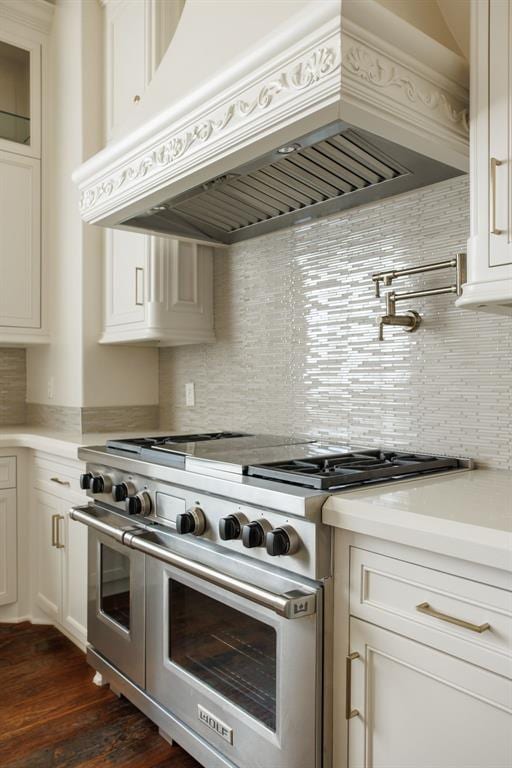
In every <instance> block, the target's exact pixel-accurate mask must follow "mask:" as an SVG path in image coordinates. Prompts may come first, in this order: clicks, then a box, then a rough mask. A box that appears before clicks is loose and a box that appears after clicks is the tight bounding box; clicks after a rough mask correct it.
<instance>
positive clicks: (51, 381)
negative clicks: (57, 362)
mask: <svg viewBox="0 0 512 768" xmlns="http://www.w3.org/2000/svg"><path fill="white" fill-rule="evenodd" d="M47 395H48V400H53V398H54V395H55V379H54V378H53V376H50V378H49V379H48V389H47Z"/></svg>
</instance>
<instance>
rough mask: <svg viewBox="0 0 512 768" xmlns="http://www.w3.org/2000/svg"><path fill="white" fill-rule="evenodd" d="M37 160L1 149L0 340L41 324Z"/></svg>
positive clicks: (39, 200) (39, 197) (39, 196)
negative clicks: (17, 329) (3, 331)
mask: <svg viewBox="0 0 512 768" xmlns="http://www.w3.org/2000/svg"><path fill="white" fill-rule="evenodd" d="M39 166H40V161H39V160H35V159H33V158H31V157H24V156H23V155H15V154H12V153H11V152H2V151H0V272H1V279H0V338H1V336H2V326H3V327H4V328H5V333H7V328H9V327H10V328H12V329H16V328H19V329H22V328H32V329H38V328H40V326H41V306H40V285H41V249H40V239H41V235H40V230H41V191H40V186H41V182H40V173H39Z"/></svg>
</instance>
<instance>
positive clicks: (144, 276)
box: [100, 232, 215, 346]
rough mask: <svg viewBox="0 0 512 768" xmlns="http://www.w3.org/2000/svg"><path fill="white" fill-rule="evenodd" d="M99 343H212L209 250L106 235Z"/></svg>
mask: <svg viewBox="0 0 512 768" xmlns="http://www.w3.org/2000/svg"><path fill="white" fill-rule="evenodd" d="M107 238H108V239H109V240H110V246H109V249H108V251H107V260H106V270H107V274H106V312H105V329H104V333H103V336H102V338H101V340H100V341H101V343H103V344H126V343H132V344H133V343H139V344H140V343H153V344H158V345H159V346H178V345H181V344H199V343H204V342H212V341H215V335H214V332H213V250H214V249H213V248H211V247H210V246H207V245H202V244H201V243H193V242H189V241H181V240H171V239H170V238H159V237H147V236H146V235H139V234H135V233H133V232H109V233H108V235H107Z"/></svg>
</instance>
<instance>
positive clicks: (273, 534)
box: [265, 525, 299, 557]
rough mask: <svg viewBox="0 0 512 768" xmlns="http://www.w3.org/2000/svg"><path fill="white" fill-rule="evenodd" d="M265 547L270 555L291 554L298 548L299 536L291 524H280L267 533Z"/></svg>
mask: <svg viewBox="0 0 512 768" xmlns="http://www.w3.org/2000/svg"><path fill="white" fill-rule="evenodd" d="M265 547H266V548H267V552H268V554H269V555H272V557H277V556H279V555H293V554H294V553H295V552H297V550H298V549H299V537H298V535H297V533H296V531H294V529H293V528H292V527H291V526H289V525H282V526H281V527H279V528H274V530H272V531H269V533H267V536H266V539H265Z"/></svg>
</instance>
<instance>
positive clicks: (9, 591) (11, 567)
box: [0, 460, 18, 605]
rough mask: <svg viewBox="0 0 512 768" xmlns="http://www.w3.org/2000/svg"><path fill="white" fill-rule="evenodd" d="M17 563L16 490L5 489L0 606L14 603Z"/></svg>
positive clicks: (1, 497)
mask: <svg viewBox="0 0 512 768" xmlns="http://www.w3.org/2000/svg"><path fill="white" fill-rule="evenodd" d="M0 461H1V460H0ZM17 562H18V558H17V537H16V489H15V488H6V489H3V490H0V605H9V603H14V602H15V601H16V597H17Z"/></svg>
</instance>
